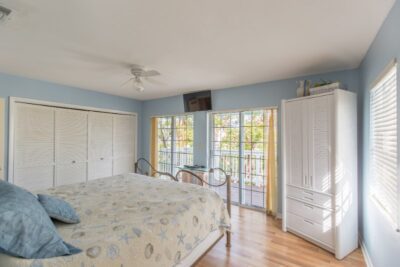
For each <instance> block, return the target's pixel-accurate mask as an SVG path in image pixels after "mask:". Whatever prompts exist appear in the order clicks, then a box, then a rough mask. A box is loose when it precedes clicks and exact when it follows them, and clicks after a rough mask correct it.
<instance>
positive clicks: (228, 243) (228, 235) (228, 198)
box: [226, 175, 232, 248]
mask: <svg viewBox="0 0 400 267" xmlns="http://www.w3.org/2000/svg"><path fill="white" fill-rule="evenodd" d="M231 205H232V203H231V176H230V175H226V206H227V208H228V214H229V217H231ZM226 247H227V248H230V247H231V231H230V230H227V231H226Z"/></svg>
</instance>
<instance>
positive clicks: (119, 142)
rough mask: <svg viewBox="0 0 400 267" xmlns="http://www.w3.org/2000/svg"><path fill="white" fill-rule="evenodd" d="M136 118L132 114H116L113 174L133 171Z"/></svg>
mask: <svg viewBox="0 0 400 267" xmlns="http://www.w3.org/2000/svg"><path fill="white" fill-rule="evenodd" d="M135 119H136V118H135V117H134V116H131V115H114V138H113V175H117V174H123V173H129V172H133V166H134V161H135V152H134V151H135V131H136V129H135V125H136V123H135Z"/></svg>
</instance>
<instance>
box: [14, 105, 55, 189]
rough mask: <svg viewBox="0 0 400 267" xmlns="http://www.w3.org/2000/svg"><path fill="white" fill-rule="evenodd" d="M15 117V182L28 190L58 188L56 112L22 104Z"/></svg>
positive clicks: (16, 108) (17, 107) (16, 110)
mask: <svg viewBox="0 0 400 267" xmlns="http://www.w3.org/2000/svg"><path fill="white" fill-rule="evenodd" d="M14 114H15V121H14V123H15V125H14V138H15V139H14V175H13V176H14V183H15V184H16V185H18V186H21V187H24V188H26V189H28V190H37V189H45V188H49V187H52V186H54V109H53V108H50V107H43V106H39V105H30V104H22V103H18V104H16V106H15V113H14Z"/></svg>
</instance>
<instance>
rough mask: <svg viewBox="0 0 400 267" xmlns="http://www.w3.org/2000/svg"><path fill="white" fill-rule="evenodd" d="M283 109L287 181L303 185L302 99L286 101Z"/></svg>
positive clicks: (291, 183)
mask: <svg viewBox="0 0 400 267" xmlns="http://www.w3.org/2000/svg"><path fill="white" fill-rule="evenodd" d="M285 105H286V109H285V118H286V119H285V121H284V123H285V129H286V130H285V135H286V137H285V141H286V143H285V150H286V151H285V152H286V157H287V163H286V173H287V178H288V179H287V183H288V184H290V185H294V186H299V187H303V186H304V176H303V175H304V172H303V169H304V168H303V159H304V156H303V151H304V148H303V145H304V142H303V136H304V133H303V127H304V124H303V119H304V114H303V113H304V109H303V101H291V102H286V103H285Z"/></svg>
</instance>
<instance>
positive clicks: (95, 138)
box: [88, 112, 113, 180]
mask: <svg viewBox="0 0 400 267" xmlns="http://www.w3.org/2000/svg"><path fill="white" fill-rule="evenodd" d="M112 140H113V115H111V114H107V113H99V112H90V113H89V177H88V179H89V180H93V179H97V178H102V177H108V176H112V167H113V166H112V162H113V161H112V156H113V155H112V147H113V142H112Z"/></svg>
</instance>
